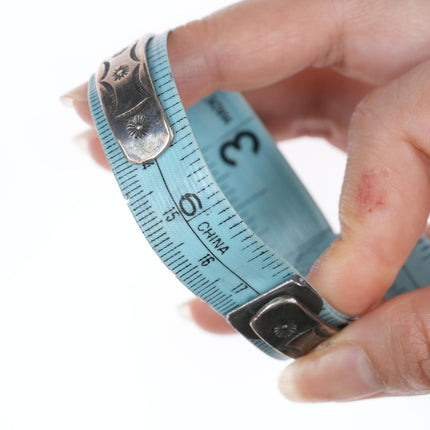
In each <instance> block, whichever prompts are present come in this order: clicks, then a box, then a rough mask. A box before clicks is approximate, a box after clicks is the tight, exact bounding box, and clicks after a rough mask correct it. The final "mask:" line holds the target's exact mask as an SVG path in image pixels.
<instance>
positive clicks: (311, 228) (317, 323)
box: [89, 34, 430, 358]
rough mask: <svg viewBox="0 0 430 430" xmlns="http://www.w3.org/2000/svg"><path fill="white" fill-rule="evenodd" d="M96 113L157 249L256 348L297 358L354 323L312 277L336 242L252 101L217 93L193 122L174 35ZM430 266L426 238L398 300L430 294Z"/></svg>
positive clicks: (145, 47)
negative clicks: (174, 68) (182, 93)
mask: <svg viewBox="0 0 430 430" xmlns="http://www.w3.org/2000/svg"><path fill="white" fill-rule="evenodd" d="M89 102H90V109H91V112H92V115H93V119H94V122H95V125H96V128H97V132H98V134H99V137H100V140H101V142H102V144H103V147H104V150H105V153H106V156H107V159H108V160H109V163H110V166H111V168H112V171H113V173H114V175H115V177H116V180H117V182H118V184H119V186H120V189H121V191H122V193H123V196H124V198H125V199H126V200H127V203H128V205H129V208H130V210H131V212H132V213H133V215H134V218H135V219H136V222H137V223H138V225H139V227H140V228H141V230H142V232H143V233H144V235H145V237H146V238H147V240H148V241H149V243H150V244H151V246H152V248H153V249H154V250H155V252H156V253H157V254H158V256H159V257H160V258H161V259H162V261H163V262H164V264H165V265H166V266H167V267H168V268H169V269H170V270H172V271H173V272H174V273H175V275H176V276H177V278H178V279H179V280H180V281H181V282H182V283H183V284H184V285H185V286H187V287H188V288H189V289H190V290H191V291H192V292H193V293H195V294H196V295H197V296H199V297H200V298H201V299H203V300H204V301H205V302H207V303H208V304H209V305H210V306H211V307H212V308H213V309H215V310H216V311H217V312H218V313H220V314H221V315H222V316H224V317H225V318H226V319H227V321H229V323H230V324H231V325H232V326H233V327H235V328H236V329H237V330H238V331H239V332H241V333H242V334H243V335H244V336H245V337H246V338H247V339H249V340H250V341H251V342H252V343H254V344H255V345H256V346H257V347H259V348H260V349H261V350H263V351H264V352H266V353H267V354H269V355H271V356H273V357H277V358H285V356H290V357H294V358H296V357H300V356H302V355H304V354H306V353H307V352H309V351H310V350H312V349H313V348H314V347H315V346H316V345H318V344H319V343H320V342H322V341H323V340H324V339H327V338H328V337H330V336H332V335H333V334H334V333H336V332H337V331H338V330H340V329H341V328H343V327H344V326H346V325H347V324H349V323H350V322H351V321H352V320H353V318H351V317H348V316H347V315H343V314H341V313H340V312H338V311H337V310H336V309H334V308H333V307H332V306H330V305H329V304H328V303H327V302H326V301H325V300H324V298H323V297H322V296H321V295H320V294H319V293H318V292H317V291H316V290H315V289H314V288H313V287H312V286H311V285H310V284H309V283H308V282H307V281H306V279H305V278H304V277H303V276H302V274H305V273H307V272H308V271H309V269H310V268H311V266H312V264H313V262H314V261H315V260H316V259H317V257H318V256H319V255H320V254H321V253H322V252H323V251H324V249H326V248H327V247H328V246H329V245H330V244H331V242H332V241H333V240H334V238H335V237H336V235H335V234H334V232H333V231H332V230H331V228H330V226H329V224H328V223H327V221H326V220H325V218H324V216H323V215H322V213H321V212H320V210H319V209H318V207H317V206H316V204H315V203H314V201H313V200H312V198H311V197H310V195H309V194H308V192H307V191H306V189H305V187H304V186H303V184H302V183H301V182H300V180H299V179H298V178H297V176H296V175H295V174H294V172H293V170H292V169H291V167H290V166H289V165H288V163H287V162H286V160H285V159H284V158H283V157H282V155H281V154H280V153H279V151H278V150H277V148H276V145H275V143H274V141H273V139H272V137H271V136H270V134H269V133H268V132H267V130H266V129H265V127H264V126H263V124H262V123H261V121H260V120H259V119H258V118H257V116H256V115H255V113H254V112H253V111H252V109H251V108H250V107H249V106H248V104H247V103H246V102H245V100H244V99H243V97H242V96H241V95H240V94H238V93H232V92H216V93H214V94H212V95H210V96H209V97H207V98H205V99H203V100H201V101H200V102H199V103H197V104H196V105H194V106H193V107H192V108H190V109H188V110H187V111H185V110H184V108H183V106H182V103H181V100H180V98H179V95H178V92H177V89H176V86H175V83H174V81H173V78H172V73H171V69H170V65H169V60H168V55H167V34H164V35H160V36H154V37H152V38H144V39H142V40H139V41H137V42H136V43H134V44H132V45H131V46H130V47H128V48H126V49H125V50H123V51H121V52H120V53H118V54H117V55H115V56H113V57H112V58H110V59H109V60H107V61H105V62H104V63H103V64H102V65H101V68H100V70H99V72H98V73H97V75H96V76H93V77H92V78H91V80H90V83H89ZM429 262H430V241H429V240H428V239H426V238H425V237H424V236H423V237H422V238H421V239H420V240H419V242H418V243H417V245H416V247H415V249H414V250H413V252H412V254H411V255H410V257H409V259H408V260H407V262H406V264H405V265H404V267H403V268H402V269H401V271H400V273H399V275H398V277H397V279H396V282H395V283H394V285H393V286H392V287H391V289H390V291H389V292H388V297H392V296H395V295H398V294H400V293H403V292H406V291H409V290H413V289H416V288H420V287H424V286H426V285H430V264H429Z"/></svg>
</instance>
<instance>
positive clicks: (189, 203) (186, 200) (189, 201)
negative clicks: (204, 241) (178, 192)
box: [179, 193, 203, 216]
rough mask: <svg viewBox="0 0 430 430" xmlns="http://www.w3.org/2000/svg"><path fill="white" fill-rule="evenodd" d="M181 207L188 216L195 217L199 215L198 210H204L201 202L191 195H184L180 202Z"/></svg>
mask: <svg viewBox="0 0 430 430" xmlns="http://www.w3.org/2000/svg"><path fill="white" fill-rule="evenodd" d="M179 207H180V208H181V211H182V212H183V213H184V214H185V215H187V216H193V215H195V214H196V213H197V210H198V209H202V207H203V206H202V202H201V200H200V199H199V198H198V197H197V196H196V195H195V194H191V193H187V194H184V195H183V196H182V197H181V200H179Z"/></svg>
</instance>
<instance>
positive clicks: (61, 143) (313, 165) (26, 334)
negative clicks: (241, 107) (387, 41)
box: [0, 0, 429, 430]
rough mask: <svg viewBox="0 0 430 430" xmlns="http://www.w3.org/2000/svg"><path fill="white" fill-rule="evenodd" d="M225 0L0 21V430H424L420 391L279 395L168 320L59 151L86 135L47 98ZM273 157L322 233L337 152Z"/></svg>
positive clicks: (157, 280) (118, 200) (95, 192)
mask: <svg viewBox="0 0 430 430" xmlns="http://www.w3.org/2000/svg"><path fill="white" fill-rule="evenodd" d="M298 1H299V0H298ZM227 3H229V1H227V0H224V1H222V0H211V1H206V2H204V1H201V0H200V1H195V0H183V1H182V2H177V1H172V0H158V1H148V0H140V1H133V0H122V1H117V2H114V1H110V2H108V1H105V2H103V1H99V0H96V1H89V0H87V1H83V0H75V1H69V2H60V1H57V2H53V1H47V0H45V1H43V0H41V1H37V2H30V1H24V2H9V4H8V9H7V11H6V10H4V11H3V12H2V18H1V21H2V22H1V26H0V28H1V29H0V31H1V40H2V42H1V43H2V59H1V68H0V77H1V83H2V92H1V116H0V117H1V138H2V142H1V145H2V152H1V159H0V160H1V161H0V165H1V169H0V184H1V185H0V186H1V212H0V213H1V223H0V244H1V248H0V254H1V255H0V257H1V260H0V261H1V263H0V264H1V271H0V429H1V430H9V429H14V430H15V429H44V430H48V429H56V430H58V429H82V430H84V429H92V430H96V429H103V430H108V429H129V430H132V429H167V428H179V429H182V428H183V429H189V430H194V429H201V428H205V429H217V430H220V429H233V428H240V429H242V428H244V429H250V430H254V429H262V428H301V429H313V428H319V429H320V430H322V429H333V428H334V429H337V428H341V427H342V428H347V429H351V430H352V429H360V430H361V429H363V428H375V429H376V428H390V429H402V430H403V429H405V428H414V427H415V428H417V427H421V426H422V425H423V424H424V423H426V422H428V402H429V398H428V397H416V398H397V399H395V398H393V399H381V400H370V401H365V402H357V403H353V404H318V405H309V404H294V403H291V402H289V401H287V400H285V399H284V398H283V397H282V396H281V395H280V394H279V392H278V389H277V377H278V374H279V373H280V371H281V370H282V369H283V367H284V366H285V363H283V362H278V361H276V360H273V359H270V358H268V357H266V356H265V355H264V354H262V353H261V352H260V351H258V350H257V349H255V348H254V347H252V346H251V345H250V344H248V342H246V341H245V340H243V339H241V338H239V337H236V336H227V337H217V336H214V335H210V334H207V333H205V332H203V331H201V330H200V329H199V328H197V327H195V326H194V325H193V324H192V323H191V322H189V321H186V320H185V319H183V318H181V317H180V316H179V314H178V312H177V307H178V306H179V305H180V304H181V303H183V302H185V301H186V300H188V299H189V298H191V297H192V296H191V293H189V292H188V291H187V290H186V289H185V288H184V287H183V286H182V285H180V284H179V282H178V281H177V280H176V279H175V277H174V276H173V275H172V274H170V273H169V272H168V271H167V270H165V269H164V267H163V266H162V264H161V263H160V262H159V260H158V258H157V257H156V255H155V254H154V253H153V252H152V251H151V250H150V248H149V246H148V245H147V243H146V241H145V239H144V238H143V236H142V235H141V233H140V232H139V229H138V227H137V225H135V223H134V220H133V218H132V216H131V214H130V213H129V212H128V208H127V205H126V204H125V202H124V200H123V199H122V197H121V195H120V192H119V190H118V189H117V185H116V184H115V182H114V179H113V176H111V174H110V173H109V172H106V171H103V170H102V169H101V168H98V167H97V166H96V165H95V164H94V163H93V162H92V161H91V159H90V157H89V156H88V155H87V154H85V153H84V152H83V151H80V150H79V149H78V148H77V147H76V146H74V145H73V144H72V136H73V135H75V134H77V133H79V132H81V131H83V130H84V129H85V125H84V124H83V123H82V122H81V121H80V120H79V119H78V118H77V117H76V116H75V115H74V114H73V112H72V111H71V110H67V109H66V108H65V107H63V106H62V105H61V104H60V102H59V96H60V95H61V94H62V93H63V92H65V91H67V90H69V89H70V88H72V87H74V86H76V85H78V84H80V83H81V82H84V81H85V80H86V79H87V78H88V77H89V75H90V74H91V73H93V72H94V71H95V70H96V68H97V65H98V64H99V62H100V61H101V60H103V59H104V58H105V57H107V56H109V55H110V54H112V53H114V52H116V51H118V50H119V49H120V48H122V47H123V46H125V45H127V44H128V43H129V42H130V41H132V40H134V39H136V38H138V37H140V36H141V35H142V34H144V33H147V32H161V31H163V30H165V29H167V28H171V27H173V26H176V25H178V24H181V23H185V22H186V21H189V20H190V19H193V18H198V17H201V16H203V15H205V14H207V13H208V12H211V11H213V10H215V9H218V8H219V7H221V6H223V5H225V4H227ZM283 150H285V153H286V154H287V156H288V158H289V160H290V161H291V163H292V164H293V166H294V168H295V169H296V170H297V171H298V172H299V173H300V175H301V176H302V178H303V179H304V181H305V183H306V184H307V185H308V186H309V188H310V189H311V191H312V192H313V193H314V195H316V196H317V200H318V202H319V204H320V205H321V206H322V207H323V210H324V212H325V213H326V214H327V216H328V217H329V219H330V221H331V222H332V223H333V225H334V226H336V225H337V215H336V208H337V200H338V194H339V190H340V185H341V178H342V173H343V169H344V156H343V155H342V154H341V153H340V152H338V151H336V150H334V149H331V148H329V147H328V145H327V144H325V143H323V142H322V141H319V140H315V139H313V140H311V139H300V140H297V141H295V142H293V143H286V144H284V145H283ZM309 154H312V157H309ZM322 178H323V179H322ZM424 425H426V424H424Z"/></svg>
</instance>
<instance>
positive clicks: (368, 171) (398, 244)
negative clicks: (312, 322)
mask: <svg viewBox="0 0 430 430" xmlns="http://www.w3.org/2000/svg"><path fill="white" fill-rule="evenodd" d="M429 74H430V62H429V61H427V62H425V63H422V64H420V65H419V66H416V67H415V68H413V69H411V70H410V71H409V72H407V73H406V74H404V75H402V76H401V77H399V78H398V79H396V80H394V81H392V82H390V83H389V84H387V85H385V86H383V87H379V88H377V89H376V90H374V91H373V92H371V93H370V94H369V95H368V96H367V97H366V98H365V99H364V100H363V101H362V102H361V103H360V104H359V105H358V107H357V109H356V111H355V113H354V114H353V117H352V119H351V124H350V129H349V136H348V162H347V167H346V173H345V180H344V185H343V189H342V197H341V201H340V221H341V227H342V231H341V236H340V238H339V239H338V240H336V241H335V242H334V243H333V244H332V246H331V247H330V248H329V249H328V250H327V251H326V252H325V253H324V254H323V255H322V257H321V258H320V260H319V261H317V263H316V265H315V266H314V268H313V269H312V271H311V273H310V274H309V276H308V279H309V281H310V282H311V283H312V284H313V285H315V287H316V288H318V290H319V291H320V292H321V294H322V295H323V296H324V297H325V298H326V299H327V300H328V301H329V302H330V303H331V304H332V305H333V306H334V307H335V308H337V309H338V310H340V311H341V312H344V313H346V314H351V315H359V314H362V313H364V312H365V311H367V310H368V309H369V308H371V307H372V306H373V305H374V304H375V303H376V302H377V301H378V300H379V299H380V298H381V297H382V296H383V295H384V294H385V293H386V291H387V290H388V288H389V287H390V286H391V285H392V283H393V282H394V280H395V278H396V276H397V274H398V271H399V270H400V268H401V267H402V266H403V264H404V262H405V261H406V259H407V258H408V256H409V254H410V253H411V251H412V249H413V248H414V246H415V245H416V243H417V241H418V239H419V237H420V236H421V235H422V234H423V233H424V230H425V228H426V224H427V218H428V215H429V210H430V143H429V140H428V136H429V133H430V127H429V124H430V123H429V121H428V119H429V118H430V105H429V103H428V100H429V99H430V84H429V80H428V76H429Z"/></svg>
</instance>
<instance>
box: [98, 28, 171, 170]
mask: <svg viewBox="0 0 430 430" xmlns="http://www.w3.org/2000/svg"><path fill="white" fill-rule="evenodd" d="M150 38H151V36H145V37H143V38H142V39H140V40H138V41H137V42H135V43H134V44H133V45H131V46H129V47H127V48H125V49H123V50H122V51H120V52H119V53H118V54H116V55H114V56H113V57H111V58H110V59H108V60H106V61H104V62H103V63H102V64H101V66H100V68H99V71H98V73H97V76H96V86H97V92H98V94H99V97H100V100H101V101H102V106H103V111H104V114H105V116H106V119H107V121H108V124H109V127H110V129H111V131H112V134H113V135H114V137H115V139H116V141H117V142H118V144H119V146H120V147H121V150H122V151H123V153H124V155H125V157H126V158H127V160H128V161H130V162H131V163H135V164H139V163H144V162H146V161H149V160H153V159H154V158H156V157H158V156H159V155H160V154H161V153H162V152H163V151H164V150H165V149H166V148H167V147H168V146H169V145H170V143H171V142H172V140H173V130H172V128H171V127H170V124H169V121H168V119H167V117H166V114H165V113H164V110H163V108H162V106H161V104H160V101H159V99H158V96H157V93H156V91H155V89H154V84H153V82H152V79H151V75H150V73H149V68H148V64H147V59H146V43H147V41H148V40H149V39H150Z"/></svg>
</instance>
